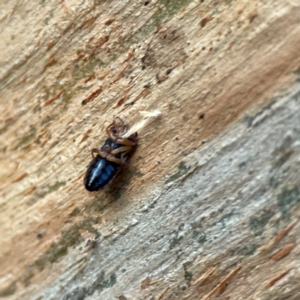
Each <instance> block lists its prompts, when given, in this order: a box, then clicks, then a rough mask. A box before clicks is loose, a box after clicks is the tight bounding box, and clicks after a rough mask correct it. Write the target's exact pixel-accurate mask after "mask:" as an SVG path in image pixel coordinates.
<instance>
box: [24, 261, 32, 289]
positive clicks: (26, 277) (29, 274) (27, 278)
mask: <svg viewBox="0 0 300 300" xmlns="http://www.w3.org/2000/svg"><path fill="white" fill-rule="evenodd" d="M33 276H34V268H33V267H32V266H28V267H27V268H26V270H25V273H24V274H23V276H22V277H21V282H22V283H23V284H24V285H25V286H26V287H27V286H29V285H30V284H31V278H32V277H33Z"/></svg>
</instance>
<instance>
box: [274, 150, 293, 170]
mask: <svg viewBox="0 0 300 300" xmlns="http://www.w3.org/2000/svg"><path fill="white" fill-rule="evenodd" d="M293 153H294V150H293V149H292V148H287V149H285V150H284V151H283V152H281V154H280V155H279V156H278V157H277V158H276V159H275V161H274V162H273V164H272V165H273V167H274V168H280V167H281V166H282V165H283V164H284V163H285V162H286V161H288V159H289V158H290V157H291V155H292V154H293Z"/></svg>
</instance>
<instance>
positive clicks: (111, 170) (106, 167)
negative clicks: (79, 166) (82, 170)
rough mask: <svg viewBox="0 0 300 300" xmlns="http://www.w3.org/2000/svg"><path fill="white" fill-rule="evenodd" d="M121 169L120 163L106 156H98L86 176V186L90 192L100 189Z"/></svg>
mask: <svg viewBox="0 0 300 300" xmlns="http://www.w3.org/2000/svg"><path fill="white" fill-rule="evenodd" d="M119 169H120V165H119V164H117V163H115V162H111V161H108V160H106V159H105V158H99V157H96V158H95V159H94V160H93V161H92V162H91V164H90V165H89V167H88V170H87V172H86V175H85V178H84V185H85V188H86V189H87V190H88V191H90V192H94V191H98V190H99V189H101V188H103V187H104V186H106V185H107V184H108V183H109V182H110V181H111V180H112V179H113V178H114V176H115V175H116V174H117V172H118V170H119Z"/></svg>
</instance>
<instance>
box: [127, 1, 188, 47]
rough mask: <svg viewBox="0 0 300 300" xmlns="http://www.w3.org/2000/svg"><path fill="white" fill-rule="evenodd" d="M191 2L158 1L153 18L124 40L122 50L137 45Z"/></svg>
mask: <svg viewBox="0 0 300 300" xmlns="http://www.w3.org/2000/svg"><path fill="white" fill-rule="evenodd" d="M191 2H192V0H181V1H180V0H179V1H169V0H161V1H159V6H160V9H158V10H157V12H156V13H155V14H154V15H153V17H152V18H151V19H150V20H149V21H147V22H146V23H145V24H144V26H142V27H141V28H140V29H139V30H138V31H136V32H135V33H134V34H132V35H130V36H128V37H126V38H125V39H124V41H123V45H124V49H129V47H130V45H132V44H133V43H138V42H140V41H143V40H145V39H146V38H148V36H149V35H150V33H151V32H153V31H154V30H156V29H157V28H159V26H160V25H161V24H163V22H164V21H166V20H168V19H171V18H172V17H173V16H174V15H176V14H177V13H178V11H179V10H181V9H182V8H184V7H185V6H187V5H188V4H189V3H191Z"/></svg>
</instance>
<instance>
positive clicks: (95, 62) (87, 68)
mask: <svg viewBox="0 0 300 300" xmlns="http://www.w3.org/2000/svg"><path fill="white" fill-rule="evenodd" d="M96 67H105V64H104V63H103V61H102V60H101V59H98V58H96V57H93V58H90V59H89V60H87V61H86V62H84V63H83V64H79V63H78V64H76V65H75V67H74V69H73V71H72V77H73V80H74V81H75V82H77V81H79V80H81V79H83V78H87V77H89V76H90V74H92V73H93V71H94V69H95V68H96Z"/></svg>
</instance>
